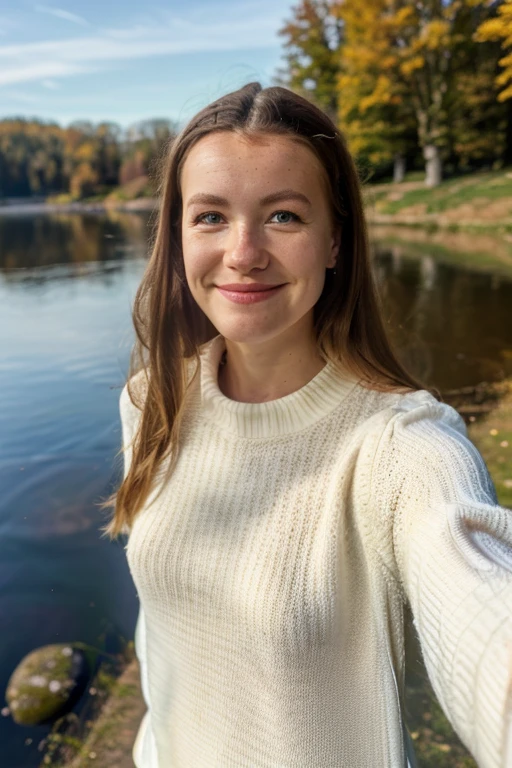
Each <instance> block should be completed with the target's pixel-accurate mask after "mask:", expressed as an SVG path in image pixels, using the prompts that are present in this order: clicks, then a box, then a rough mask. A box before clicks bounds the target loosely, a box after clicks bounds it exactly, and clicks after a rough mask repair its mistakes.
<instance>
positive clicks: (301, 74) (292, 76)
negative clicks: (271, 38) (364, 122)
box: [276, 0, 343, 119]
mask: <svg viewBox="0 0 512 768" xmlns="http://www.w3.org/2000/svg"><path fill="white" fill-rule="evenodd" d="M335 5H336V0H302V2H300V3H299V4H298V5H296V6H294V7H293V8H292V18H291V20H290V21H288V22H286V23H285V25H284V26H283V27H282V28H281V29H280V30H279V35H280V36H281V37H284V38H285V43H284V48H285V51H286V54H285V61H286V67H285V68H284V69H283V68H281V69H280V70H279V72H278V76H277V78H276V81H277V82H278V83H279V84H281V85H285V86H287V87H289V88H291V89H292V90H294V91H296V92H297V93H300V94H302V95H303V96H306V97H307V98H309V99H310V100H312V101H313V102H315V103H316V104H317V105H318V106H319V107H321V108H322V109H323V110H325V112H327V114H329V115H330V116H331V118H333V119H335V118H336V114H337V108H338V105H337V94H336V81H337V76H338V71H339V49H340V46H341V44H342V34H343V25H342V23H341V22H340V19H339V18H338V16H337V15H336V14H335V13H334V12H333V10H334V7H335Z"/></svg>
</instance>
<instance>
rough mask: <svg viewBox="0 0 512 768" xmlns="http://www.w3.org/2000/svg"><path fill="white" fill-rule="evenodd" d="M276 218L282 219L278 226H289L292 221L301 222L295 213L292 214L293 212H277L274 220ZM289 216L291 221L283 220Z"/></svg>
mask: <svg viewBox="0 0 512 768" xmlns="http://www.w3.org/2000/svg"><path fill="white" fill-rule="evenodd" d="M274 216H279V217H280V218H279V220H278V222H277V223H278V224H289V223H290V222H291V221H299V217H298V216H297V215H296V214H295V213H291V211H276V212H275V213H274V215H273V217H272V218H274ZM287 216H290V217H291V219H290V218H289V219H286V218H284V219H283V218H281V217H287Z"/></svg>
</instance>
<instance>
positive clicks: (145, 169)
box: [0, 118, 177, 199]
mask: <svg viewBox="0 0 512 768" xmlns="http://www.w3.org/2000/svg"><path fill="white" fill-rule="evenodd" d="M176 130H177V129H176V126H175V124H174V123H172V122H171V121H169V120H164V119H154V120H146V121H142V122H140V123H137V124H136V125H133V126H131V127H130V128H128V129H125V130H123V129H122V128H121V127H120V126H119V125H117V124H116V123H110V122H103V123H100V124H98V125H96V126H95V125H93V124H92V123H90V122H86V121H80V122H74V123H71V124H70V125H69V126H68V127H67V128H63V127H61V126H59V125H58V124H56V123H49V122H44V121H42V120H25V119H23V118H13V119H7V120H2V121H0V198H6V197H27V196H34V195H37V196H45V197H46V196H48V195H52V194H53V195H55V194H62V193H67V194H69V195H70V196H71V197H72V198H74V199H81V198H84V197H89V196H92V195H94V194H101V193H104V192H107V191H108V190H109V189H111V188H114V187H116V186H118V185H119V184H125V183H127V182H129V181H131V180H133V179H135V178H139V177H143V176H149V180H150V183H151V181H154V178H155V174H154V170H155V169H154V167H153V164H154V162H155V160H156V159H157V158H158V157H160V155H161V153H162V152H163V151H164V150H165V147H166V146H167V144H168V142H169V141H172V139H173V137H174V136H175V135H176Z"/></svg>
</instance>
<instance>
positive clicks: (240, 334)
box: [181, 132, 339, 343]
mask: <svg viewBox="0 0 512 768" xmlns="http://www.w3.org/2000/svg"><path fill="white" fill-rule="evenodd" d="M322 174H323V169H322V166H321V163H320V161H319V160H318V159H317V158H316V156H315V154H314V153H313V152H312V151H311V150H310V149H309V148H308V147H306V146H304V145H302V144H299V143H297V142H294V141H293V140H292V139H289V138H287V137H282V136H271V137H264V138H259V137H258V140H257V141H255V140H253V139H247V138H245V137H240V136H237V135H236V134H235V133H231V132H222V133H213V134H209V135H208V136H205V137H203V138H202V139H200V140H199V141H198V142H197V144H195V145H194V146H193V147H192V149H191V150H190V152H189V154H188V156H187V158H186V160H185V162H184V165H183V169H182V176H181V192H182V198H183V218H182V242H183V258H184V264H185V273H186V278H187V282H188V285H189V287H190V291H191V293H192V296H193V297H194V299H195V301H196V302H197V304H198V305H199V307H200V308H201V309H202V310H203V312H204V313H205V314H206V315H207V317H208V318H209V319H210V321H211V322H212V323H213V325H214V326H215V328H216V329H217V330H218V332H219V333H221V334H222V335H223V336H224V337H225V338H227V339H230V340H231V341H234V342H240V343H262V342H265V341H268V340H270V339H272V338H276V337H277V336H279V335H280V334H283V333H285V332H286V331H289V333H290V332H291V333H294V332H295V331H297V332H298V333H304V335H305V337H306V335H309V334H311V330H312V328H313V307H314V305H315V304H316V302H317V300H318V298H319V297H320V294H321V293H322V289H323V286H324V281H325V270H326V268H327V267H334V266H335V263H336V262H335V260H336V254H337V252H338V248H339V231H338V230H336V231H334V229H333V225H332V220H331V214H330V208H329V202H328V197H327V192H326V189H325V183H326V182H324V179H323V175H322ZM231 283H237V284H240V283H244V284H249V283H263V284H265V285H268V286H277V285H282V286H283V287H281V288H279V290H277V291H275V292H273V293H271V294H267V298H265V299H264V300H262V301H257V302H250V303H240V302H239V301H233V300H232V299H231V298H229V297H228V296H227V295H226V294H224V293H222V292H221V291H220V290H219V287H218V286H223V285H226V284H231ZM239 295H240V294H238V296H239ZM235 298H236V296H235ZM292 326H295V329H292ZM288 337H289V334H288ZM308 340H309V339H308Z"/></svg>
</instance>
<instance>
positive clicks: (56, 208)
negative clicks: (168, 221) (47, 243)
mask: <svg viewBox="0 0 512 768" xmlns="http://www.w3.org/2000/svg"><path fill="white" fill-rule="evenodd" d="M157 208H158V200H156V199H154V198H152V197H141V198H137V199H135V200H111V201H100V200H98V201H97V202H93V203H87V202H78V201H77V202H74V203H45V202H34V203H8V204H7V205H2V204H1V203H0V216H23V215H31V216H33V215H34V214H38V213H44V214H47V213H107V212H108V211H127V212H131V211H153V210H155V209H157Z"/></svg>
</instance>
